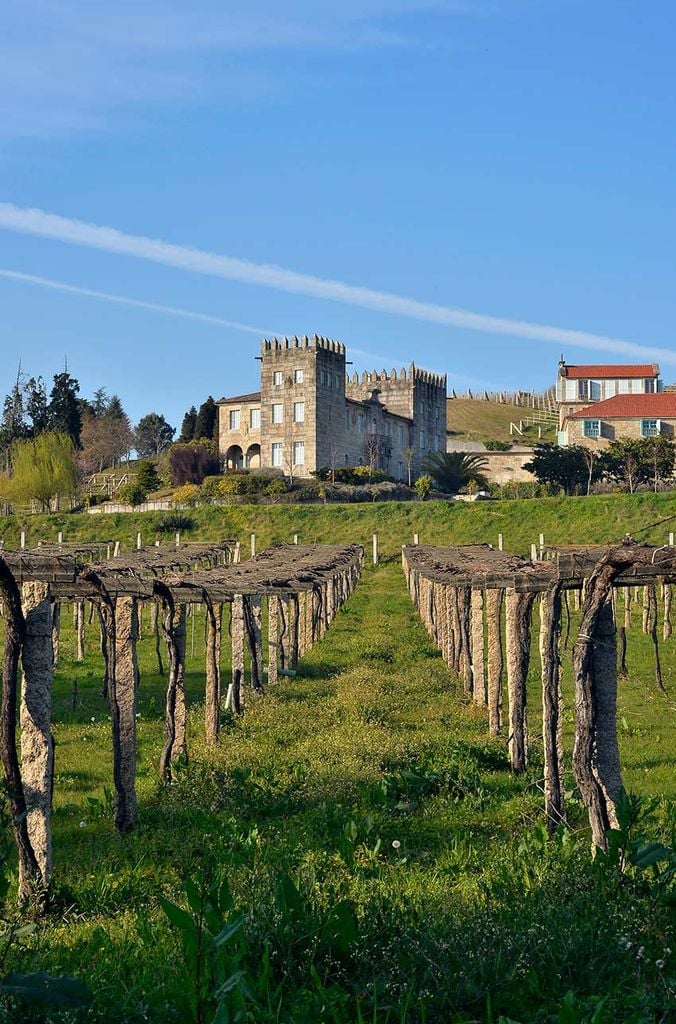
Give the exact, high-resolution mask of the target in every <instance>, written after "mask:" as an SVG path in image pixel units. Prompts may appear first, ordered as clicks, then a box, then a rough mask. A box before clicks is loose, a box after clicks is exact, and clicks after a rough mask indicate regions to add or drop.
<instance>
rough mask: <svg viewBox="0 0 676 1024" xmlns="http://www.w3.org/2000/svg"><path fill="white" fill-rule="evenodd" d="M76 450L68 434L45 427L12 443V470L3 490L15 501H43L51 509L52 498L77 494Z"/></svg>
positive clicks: (42, 505) (21, 502) (42, 503)
mask: <svg viewBox="0 0 676 1024" xmlns="http://www.w3.org/2000/svg"><path fill="white" fill-rule="evenodd" d="M76 488H77V480H76V472H75V450H74V446H73V442H72V439H71V438H70V437H69V436H68V434H64V433H61V434H59V433H54V432H52V431H44V432H43V433H42V434H39V435H38V436H37V437H34V438H31V439H29V440H20V441H15V442H14V444H13V445H12V472H11V476H10V477H8V478H6V480H5V483H4V488H3V490H4V491H5V494H6V497H7V498H8V500H9V501H10V502H11V503H12V504H14V505H27V504H28V503H29V502H31V501H37V502H39V503H40V506H41V508H42V511H49V507H50V502H51V500H52V498H56V502H57V506H58V503H59V500H60V499H61V498H62V497H64V496H66V495H68V496H70V495H73V494H75V491H76Z"/></svg>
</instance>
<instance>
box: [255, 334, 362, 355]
mask: <svg viewBox="0 0 676 1024" xmlns="http://www.w3.org/2000/svg"><path fill="white" fill-rule="evenodd" d="M305 348H316V349H323V350H324V351H325V352H335V353H336V354H337V355H340V356H344V355H345V345H344V344H343V343H342V341H333V340H332V339H331V338H322V337H320V335H318V334H313V335H312V337H311V338H308V336H307V334H303V335H302V336H301V337H299V336H298V335H295V334H294V335H293V337H291V338H287V337H284V338H264V339H263V342H262V345H261V351H262V353H263V354H265V353H266V352H282V351H287V350H289V349H305Z"/></svg>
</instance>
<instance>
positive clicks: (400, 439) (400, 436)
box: [399, 427, 404, 444]
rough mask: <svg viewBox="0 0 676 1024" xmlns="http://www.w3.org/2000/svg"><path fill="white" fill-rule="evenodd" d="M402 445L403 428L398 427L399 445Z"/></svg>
mask: <svg viewBox="0 0 676 1024" xmlns="http://www.w3.org/2000/svg"><path fill="white" fill-rule="evenodd" d="M403 443H404V428H403V427H399V444H403Z"/></svg>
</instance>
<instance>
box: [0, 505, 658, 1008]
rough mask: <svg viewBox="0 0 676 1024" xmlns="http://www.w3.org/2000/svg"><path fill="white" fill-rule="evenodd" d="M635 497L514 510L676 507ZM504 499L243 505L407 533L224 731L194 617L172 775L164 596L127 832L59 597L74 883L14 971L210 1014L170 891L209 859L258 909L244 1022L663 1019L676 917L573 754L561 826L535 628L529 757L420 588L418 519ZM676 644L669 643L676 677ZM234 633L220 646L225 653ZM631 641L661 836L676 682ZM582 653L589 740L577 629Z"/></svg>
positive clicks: (637, 516) (449, 516) (622, 708)
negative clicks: (411, 593)
mask: <svg viewBox="0 0 676 1024" xmlns="http://www.w3.org/2000/svg"><path fill="white" fill-rule="evenodd" d="M617 502H618V504H617V505H616V506H614V507H613V506H612V504H611V503H610V502H606V503H605V504H603V505H602V506H599V505H598V503H595V502H594V500H593V499H592V500H591V501H590V502H589V503H587V502H583V503H581V504H580V505H579V506H577V505H574V504H571V503H566V505H567V507H568V508H577V507H579V508H580V509H582V510H583V511H585V512H586V513H587V515H585V516H583V517H581V519H580V521H579V523H578V524H577V525H573V523H572V522H571V521H569V520H567V519H566V517H565V516H564V515H563V512H564V511H565V508H566V506H565V505H561V506H559V505H558V504H556V503H555V504H553V505H548V504H546V503H543V502H537V503H536V502H527V503H524V502H514V503H512V504H508V503H503V504H502V505H501V506H500V507H501V509H502V510H503V512H506V513H507V514H509V516H510V522H511V523H512V530H513V536H514V537H515V538H517V537H518V538H521V539H520V540H519V541H518V544H520V545H521V546H522V547H523V544H524V543H525V542H526V540H530V538H531V537H532V535H533V531H534V529H537V520H535V518H534V517H533V516H532V515H531V510H537V511H538V513H539V514H540V515H542V516H544V514H545V511H544V510H546V509H548V510H549V512H548V514H547V519H546V522H547V523H548V526H547V529H548V530H550V531H551V532H554V530H555V525H557V524H558V525H557V529H558V530H559V532H560V533H561V534H563V536H561V537H559V538H558V539H574V538H577V539H589V540H592V539H605V538H607V537H609V536H616V535H617V534H618V532H619V533H622V532H624V529H623V528H622V525H621V524H622V523H629V524H634V525H636V524H638V523H640V522H643V523H644V522H645V521H646V519H647V520H648V521H651V517H652V518H658V517H659V515H660V514H661V513H662V514H663V513H665V512H666V511H667V509H666V507H665V506H664V502H663V501H662V500H661V499H659V500H657V499H656V500H655V502H653V500H652V499H650V501H646V500H645V499H641V500H636V501H629V500H626V501H625V500H624V499H617ZM595 504H596V514H592V512H593V509H594V507H595ZM484 508H485V507H482V508H479V507H478V506H477V507H473V508H469V509H465V508H462V509H460V508H458V509H456V508H454V507H453V508H449V507H448V506H442V505H439V506H432V505H430V506H425V505H416V506H395V507H393V506H382V507H381V506H374V507H373V508H371V507H369V508H359V509H354V508H346V509H336V508H328V509H324V508H318V509H291V508H278V509H257V508H246V509H245V508H238V509H231V510H225V512H226V513H227V515H229V516H232V517H233V518H232V519H231V520H230V522H229V526H232V527H233V528H234V527H235V526H236V527H237V531H239V532H241V531H242V530H243V529H246V530H248V529H249V528H251V527H255V528H256V529H257V531H258V532H259V535H260V537H261V539H265V540H266V539H268V538H271V537H272V536H274V535H275V534H276V533H277V532H282V533H284V534H285V535H287V536H288V532H292V531H293V528H294V527H298V529H299V530H300V532H306V533H308V534H312V536H313V537H316V538H317V539H328V538H329V537H330V538H331V539H336V538H338V537H340V538H346V539H347V538H348V537H349V538H350V539H354V531H355V529H357V528H358V529H359V530H360V531H364V532H366V533H367V534H368V532H369V531H370V530H372V528H373V527H374V525H375V524H378V527H379V529H380V531H381V534H382V535H383V536H384V537H386V539H387V547H388V549H389V550H390V551H391V555H390V557H389V558H387V559H386V560H385V561H384V563H383V564H381V565H380V566H379V567H377V568H375V569H374V568H373V567H367V569H366V572H365V574H364V577H363V579H362V582H361V583H360V586H359V587H358V589H357V591H356V593H355V594H354V595H353V597H352V598H351V600H350V601H349V603H348V604H347V606H346V607H345V608H344V609H343V611H342V612H341V613H340V614H339V616H338V618H337V620H336V622H335V624H334V626H333V627H332V630H331V631H330V633H329V634H328V636H327V637H326V638H325V639H324V640H323V641H322V642H321V643H320V644H318V645H317V646H316V647H315V648H314V650H313V651H312V652H310V654H309V655H308V656H307V657H306V658H305V659H304V660H303V662H302V663H301V665H300V670H299V674H298V676H297V677H296V678H295V679H284V680H281V681H280V683H279V684H278V686H277V687H276V688H275V689H274V691H273V692H269V693H268V694H267V695H266V696H265V698H264V699H260V700H256V699H253V698H252V697H250V698H249V702H248V706H247V710H246V714H245V715H244V717H243V718H241V719H239V720H237V721H232V720H230V719H228V718H226V719H225V722H224V725H225V728H224V732H223V735H222V741H221V744H220V746H219V748H218V749H217V750H216V751H212V750H208V749H207V748H206V747H205V746H204V744H203V725H202V716H203V707H202V705H201V703H200V702H201V700H202V698H203V659H204V652H203V644H202V640H201V638H202V637H203V631H204V620H203V618H202V616H201V615H198V616H197V617H196V618H195V619H194V620H191V622H190V623H189V628H188V664H187V689H188V696H189V700H190V705H191V711H190V730H189V732H190V739H189V743H190V763H189V764H188V765H187V766H186V767H184V768H183V769H182V770H181V771H180V772H179V774H178V777H177V780H176V782H175V783H174V784H173V785H172V786H170V787H166V786H161V785H159V784H158V782H157V763H158V758H159V753H160V749H161V745H162V738H163V727H162V709H163V680H162V679H161V678H160V677H159V676H158V675H157V670H156V662H155V654H154V641H153V638H152V637H150V636H148V635H147V619H146V624H145V629H146V633H145V635H144V636H143V639H142V640H141V641H140V643H139V657H140V667H141V685H140V690H139V706H138V710H139V716H140V717H139V741H140V758H139V797H140V822H139V827H138V829H137V830H136V831H135V832H134V833H132V834H130V835H127V836H122V837H120V836H116V835H115V834H114V832H113V829H112V826H111V806H110V803H111V797H110V786H111V783H110V779H111V755H110V742H109V730H110V724H109V717H108V709H107V706H106V705H105V703H104V702H103V701H102V699H101V697H100V692H99V691H100V678H101V670H102V666H101V660H100V657H99V655H98V651H97V649H96V636H95V629H93V628H92V630H91V631H90V633H91V635H90V637H89V638H88V653H87V660H86V661H85V663H83V664H81V665H78V664H76V663H75V662H74V653H75V645H74V637H73V634H72V629H71V628H70V622H69V619H70V616H68V615H66V614H65V611H64V615H63V623H64V632H63V642H62V662H61V667H60V669H59V671H58V674H57V677H56V680H55V707H54V720H55V727H54V731H55V735H56V740H57V748H56V763H57V778H56V785H55V794H54V801H55V814H54V825H55V849H54V857H55V865H56V880H57V889H58V896H59V899H58V904H57V910H56V912H55V913H54V914H53V915H52V917H51V918H50V919H48V920H47V922H46V923H44V924H42V925H41V926H40V928H39V929H38V931H37V932H36V933H35V934H34V935H33V936H29V937H28V938H27V939H25V940H23V941H24V943H25V945H24V946H17V947H15V949H14V950H13V951H12V954H11V957H10V960H9V961H8V963H7V965H6V966H7V967H8V969H10V968H11V969H14V970H17V969H22V968H23V969H33V970H35V969H39V968H44V969H46V970H49V971H51V972H53V973H61V972H70V973H74V974H76V975H77V976H79V977H81V978H83V979H84V980H86V981H87V982H88V983H89V984H90V986H91V987H92V989H93V991H94V993H95V1003H94V1007H93V1008H92V1010H91V1011H90V1012H89V1013H88V1015H87V1016H86V1017H83V1018H82V1019H87V1020H90V1021H121V1022H128V1024H137V1022H138V1024H140V1022H151V1024H160V1022H162V1024H164V1022H172V1021H184V1020H194V1019H197V1018H196V1015H195V1013H194V1012H193V1011H189V1010H187V1009H185V1008H184V1003H185V999H186V997H187V996H189V995H190V993H191V992H192V991H193V983H194V978H193V976H192V974H191V972H190V970H189V968H188V966H187V962H186V955H185V953H184V951H183V949H182V946H181V943H180V940H179V936H178V934H177V931H176V929H175V928H172V927H170V926H169V924H168V923H167V920H166V918H165V916H164V914H163V913H162V911H161V909H160V905H159V900H160V897H161V896H165V897H168V898H170V899H172V900H174V901H175V902H176V903H178V904H181V905H183V906H187V904H186V894H185V893H184V891H183V887H182V880H183V879H184V878H185V877H186V876H189V877H191V878H193V879H195V880H196V885H197V891H198V893H199V891H201V890H202V889H203V887H204V886H205V885H206V880H208V879H209V878H211V877H213V876H214V875H215V876H216V877H217V878H218V879H219V880H221V879H227V882H228V884H229V888H230V891H231V893H232V899H233V901H234V907H233V908H232V910H231V913H232V914H235V913H240V914H241V915H242V916H243V920H244V924H243V930H242V932H241V934H240V937H239V938H238V939H237V940H236V941H235V940H233V942H232V943H229V944H227V945H226V947H225V950H226V952H225V953H224V956H225V959H226V963H225V968H227V969H226V975H227V973H228V971H230V972H233V971H234V970H235V969H238V970H240V969H241V970H243V971H245V973H246V978H247V984H248V987H249V989H250V996H251V998H250V999H248V1000H247V1002H246V1005H245V1007H244V1009H243V1014H244V1016H243V1017H242V1018H241V1019H242V1020H248V1021H251V1022H253V1021H255V1022H257V1024H258V1022H260V1024H268V1022H273V1021H274V1022H284V1024H323V1022H327V1024H329V1022H330V1024H348V1022H352V1021H355V1022H357V1021H364V1022H365V1021H370V1022H372V1024H431V1022H444V1024H446V1022H458V1024H459V1022H463V1024H469V1022H477V1021H480V1022H485V1024H497V1022H498V1019H499V1016H500V1014H503V1015H505V1016H506V1017H508V1018H509V1019H510V1020H512V1021H520V1022H521V1024H526V1022H537V1024H555V1022H558V1021H570V1022H577V1024H592V1020H593V1022H594V1024H614V1022H626V1024H629V1022H633V1024H641V1022H645V1024H648V1022H655V1024H657V1022H664V1021H666V1020H667V1019H668V1017H669V1012H670V1010H669V1006H670V1005H672V1004H670V999H671V998H672V996H671V995H670V991H673V990H670V989H669V982H668V980H667V978H668V971H669V967H670V954H669V953H668V952H666V950H667V949H673V948H674V934H673V927H672V924H671V923H670V922H669V919H668V916H667V913H666V910H665V908H662V907H661V906H660V904H659V903H655V902H654V900H652V899H651V898H650V895H649V894H648V893H645V892H644V890H643V889H642V883H633V882H632V881H631V880H630V879H625V880H624V881H622V882H621V883H620V882H619V881H618V878H617V876H616V874H614V873H613V872H605V871H603V870H600V869H598V868H595V867H594V866H593V865H592V864H591V862H590V858H589V849H588V839H587V832H586V828H585V825H584V814H583V811H582V809H581V807H580V805H579V803H578V802H577V801H576V800H575V798H574V795H573V792H572V786H570V778H571V777H570V766H569V771H568V779H569V793H568V807H569V812H570V822H571V826H572V828H571V829H570V830H563V831H562V832H561V833H560V835H559V836H558V837H557V838H556V839H555V840H554V841H552V842H550V843H548V842H547V841H546V840H545V838H544V833H543V830H542V827H541V824H540V808H541V803H542V794H541V791H540V785H541V784H540V781H539V780H540V778H541V773H542V764H541V749H540V744H539V742H538V740H537V721H538V714H539V707H540V683H539V678H538V673H537V657H536V654H535V651H536V641H535V637H534V648H533V650H534V655H533V670H532V672H531V675H530V678H529V682H528V699H529V707H530V712H529V715H530V722H531V732H532V734H533V738H532V742H531V765H530V768H529V771H528V773H527V775H526V776H525V777H522V778H515V777H513V776H512V775H511V774H510V773H509V771H508V770H507V761H506V756H505V741H504V738H503V739H500V740H489V739H488V738H487V735H486V720H485V715H484V713H483V712H482V711H480V710H477V709H476V708H475V707H473V706H472V705H471V704H469V703H468V702H467V700H466V698H465V696H464V695H463V693H462V688H461V687H460V686H459V685H458V681H457V680H455V679H454V678H453V677H452V675H451V674H450V673H449V672H448V670H447V669H446V667H445V666H444V664H443V662H442V660H441V658H440V656H439V654H438V652H437V651H436V650H435V649H434V648H433V647H432V646H431V645H430V642H429V640H428V638H427V636H426V634H425V633H424V630H423V629H422V626H421V624H420V622H419V619H418V617H417V615H416V613H415V611H414V609H413V608H412V606H411V603H410V600H409V598H408V595H407V593H406V590H405V586H404V583H403V577H402V574H401V569H400V566H399V564H398V558H397V549H398V546H399V544H400V543H401V540H402V539H406V538H405V536H403V534H407V533H410V532H411V531H412V529H414V528H415V527H416V526H419V527H420V532H421V533H422V535H423V539H425V535H426V534H427V535H428V536H429V537H430V539H434V540H437V541H440V540H446V539H450V536H449V535H450V534H453V535H454V536H457V535H461V537H462V539H470V537H469V536H468V534H472V533H473V531H474V530H477V529H479V524H480V523H483V525H482V527H481V528H482V529H486V528H487V527H486V523H488V524H489V526H490V529H491V530H492V531H494V530H495V528H496V520H495V519H492V518H489V519H488V520H485V519H483V518H482V517H484V516H485V514H486V513H485V512H484ZM493 508H494V506H491V507H490V508H489V509H487V510H486V511H488V512H492V510H493ZM611 508H613V509H614V510H613V512H612V514H611ZM671 508H672V509H673V501H672V505H671ZM512 509H513V510H514V512H513V511H512ZM517 509H518V510H519V514H520V519H521V521H522V522H521V524H519V523H518V522H517V519H518V516H517V515H516V514H515V512H516V510H517ZM554 509H556V510H557V511H556V515H554V514H553V512H554ZM216 511H218V513H219V516H218V518H215V516H214V513H215V512H216ZM456 512H457V513H459V515H458V516H457V518H456ZM474 512H477V513H479V517H480V518H479V520H477V519H476V518H472V514H473V513H474ZM492 514H494V513H492ZM416 516H422V519H416V518H415V517H416ZM91 518H92V517H89V520H91ZM132 518H133V517H132ZM141 518H142V517H139V519H141ZM196 518H198V519H199V520H200V523H201V524H202V526H203V528H204V532H205V533H206V532H211V531H212V530H216V529H218V530H222V523H221V521H220V510H204V511H203V512H199V513H197V515H196ZM523 520H529V521H528V522H527V523H526V524H525V525H523ZM143 521H144V522H145V519H144V520H143ZM69 522H70V521H69ZM78 522H79V523H80V522H81V523H82V525H83V526H84V525H88V522H89V521H88V519H87V518H86V517H82V518H81V519H80V520H78ZM43 525H45V526H46V527H48V528H49V529H50V530H51V529H52V528H53V523H47V524H43ZM301 527H302V528H303V529H301ZM130 528H132V527H131V524H127V525H126V526H125V530H129V529H130ZM580 534H583V537H580ZM221 535H223V534H222V533H221ZM360 536H361V534H360ZM304 539H305V538H304ZM536 618H537V616H536ZM226 636H227V631H226ZM674 642H676V641H672V642H671V644H670V645H669V646H668V647H666V646H665V648H664V649H663V661H664V667H665V681H666V685H667V688H668V690H669V694H670V695H673V693H674V687H675V686H676V664H675V659H674V656H673V644H674ZM228 654H229V652H228V651H227V643H224V650H223V669H224V672H226V673H227V669H228ZM629 664H630V670H631V675H630V677H629V679H628V680H626V681H623V682H622V684H621V690H620V697H619V717H620V722H621V732H620V743H621V754H622V758H623V763H624V768H625V779H626V782H627V784H628V786H629V787H630V788H632V789H634V790H636V791H638V792H641V793H643V794H650V795H654V796H655V798H656V799H657V800H658V806H657V810H656V812H655V815H656V818H657V820H656V822H654V823H653V825H651V826H649V827H650V828H651V829H652V830H653V831H655V832H656V833H657V831H658V830H659V829H660V828H662V830H663V834H666V830H668V824H669V813H670V812H669V810H668V805H667V802H666V798H667V797H668V796H670V795H671V796H673V795H674V786H675V782H674V773H673V763H674V754H675V737H674V729H673V707H672V705H673V697H672V696H665V695H663V694H661V693H660V692H659V691H657V689H656V687H655V685H654V682H653V670H652V664H651V659H650V650H649V645H648V643H647V641H646V638H645V637H643V635H642V634H641V632H640V625H639V628H635V629H633V630H632V632H631V634H630V638H629ZM564 665H565V679H564V691H565V698H566V705H567V710H566V713H565V729H566V746H567V750H568V752H570V744H571V729H572V722H573V706H572V705H573V702H572V694H571V681H570V651H567V652H566V653H565V654H564ZM73 680H77V683H78V698H77V703H76V706H75V709H74V710H73V709H72V705H71V697H72V689H73V688H72V683H73ZM670 716H671V717H670ZM290 880H291V881H290ZM291 882H292V883H293V885H292V884H291ZM188 898H190V897H189V896H188ZM336 907H340V908H342V910H341V915H342V916H341V918H340V922H339V921H338V919H337V917H336V910H335V908H336ZM640 948H642V949H643V952H642V954H641V955H640V956H639V957H638V958H637V950H638V949H640ZM672 965H673V958H672ZM229 998H230V997H229ZM232 998H234V997H232ZM206 1002H207V1003H208V1002H209V1001H208V1000H206ZM564 1005H565V1006H567V1009H566V1008H563V1007H564ZM213 1010H214V1005H213V1003H212V1004H210V1008H209V1013H210V1014H212V1013H213ZM17 1013H19V1014H20V1013H21V1011H18V1010H16V1009H8V1010H7V1014H8V1016H7V1017H6V1020H18V1019H21V1020H23V1019H26V1018H24V1017H22V1016H16V1014H17ZM191 1013H192V1015H191ZM12 1014H14V1016H13V1015H12ZM0 1019H2V1018H1V1017H0ZM68 1019H71V1020H72V1019H75V1018H74V1016H71V1017H70V1018H68ZM78 1019H79V1018H78ZM201 1019H203V1020H211V1016H210V1015H205V1016H204V1017H203V1018H201ZM223 1019H226V1018H223Z"/></svg>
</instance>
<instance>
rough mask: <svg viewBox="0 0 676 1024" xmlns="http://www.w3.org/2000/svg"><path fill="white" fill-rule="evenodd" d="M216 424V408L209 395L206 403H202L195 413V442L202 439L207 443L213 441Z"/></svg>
mask: <svg viewBox="0 0 676 1024" xmlns="http://www.w3.org/2000/svg"><path fill="white" fill-rule="evenodd" d="M217 422H218V406H217V405H216V403H215V402H214V400H213V398H212V397H211V395H209V397H208V398H207V400H206V402H202V404H201V405H200V409H199V412H198V413H197V420H196V422H195V433H194V438H195V440H196V441H201V440H202V438H206V439H207V440H208V441H211V440H213V438H214V434H215V431H216V424H217Z"/></svg>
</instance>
